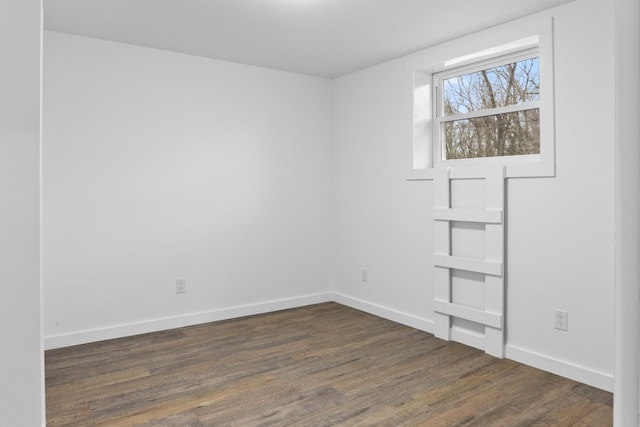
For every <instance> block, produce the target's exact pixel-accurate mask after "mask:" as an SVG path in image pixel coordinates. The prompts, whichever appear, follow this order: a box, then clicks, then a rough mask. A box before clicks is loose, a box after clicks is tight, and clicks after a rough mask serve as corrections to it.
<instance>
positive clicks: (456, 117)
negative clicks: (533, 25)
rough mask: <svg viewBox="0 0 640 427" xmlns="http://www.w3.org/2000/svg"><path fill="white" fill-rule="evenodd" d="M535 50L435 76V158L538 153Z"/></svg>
mask: <svg viewBox="0 0 640 427" xmlns="http://www.w3.org/2000/svg"><path fill="white" fill-rule="evenodd" d="M539 61H540V59H539V57H538V55H537V50H536V49H534V50H529V51H527V52H522V53H519V54H516V55H507V56H506V57H503V58H500V59H498V60H493V61H483V62H480V63H478V64H473V65H472V66H468V67H460V68H455V69H453V70H449V71H446V72H442V73H437V74H434V77H433V78H434V87H435V97H436V108H435V112H436V114H435V132H436V134H435V138H434V140H435V141H436V144H437V146H436V150H437V151H436V157H437V158H438V159H442V160H452V159H470V158H478V157H501V156H522V155H525V156H526V155H532V154H540V70H539Z"/></svg>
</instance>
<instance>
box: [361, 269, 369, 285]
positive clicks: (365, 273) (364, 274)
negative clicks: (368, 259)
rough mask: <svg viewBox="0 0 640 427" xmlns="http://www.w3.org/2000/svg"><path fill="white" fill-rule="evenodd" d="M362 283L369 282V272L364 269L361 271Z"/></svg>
mask: <svg viewBox="0 0 640 427" xmlns="http://www.w3.org/2000/svg"><path fill="white" fill-rule="evenodd" d="M360 281H362V282H364V283H366V282H368V281H369V270H367V269H366V268H363V269H362V270H361V271H360Z"/></svg>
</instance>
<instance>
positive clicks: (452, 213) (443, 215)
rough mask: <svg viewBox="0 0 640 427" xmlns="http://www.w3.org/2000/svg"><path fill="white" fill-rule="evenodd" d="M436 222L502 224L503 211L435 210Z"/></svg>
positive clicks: (434, 217)
mask: <svg viewBox="0 0 640 427" xmlns="http://www.w3.org/2000/svg"><path fill="white" fill-rule="evenodd" d="M433 219H434V220H435V221H464V222H481V223H484V224H502V210H501V209H457V208H434V209H433Z"/></svg>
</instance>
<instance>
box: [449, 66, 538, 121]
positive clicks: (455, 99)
mask: <svg viewBox="0 0 640 427" xmlns="http://www.w3.org/2000/svg"><path fill="white" fill-rule="evenodd" d="M442 86H443V105H442V107H443V114H444V115H445V116H450V115H452V114H458V113H467V112H470V111H478V110H486V109H490V108H497V107H504V106H507V105H517V104H523V103H526V102H534V101H539V99H540V72H539V69H538V58H537V57H536V58H530V59H525V60H522V61H517V62H514V63H511V64H505V65H500V66H498V67H493V68H487V69H485V70H481V71H476V72H473V73H469V74H462V75H460V76H456V77H451V78H449V79H446V80H444V81H443V85H442Z"/></svg>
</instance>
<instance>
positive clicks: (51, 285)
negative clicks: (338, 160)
mask: <svg viewBox="0 0 640 427" xmlns="http://www.w3.org/2000/svg"><path fill="white" fill-rule="evenodd" d="M329 85H330V82H329V81H328V80H325V79H320V78H314V77H308V76H302V75H296V74H291V73H285V72H280V71H273V70H267V69H263V68H257V67H250V66H245V65H239V64H232V63H227V62H222V61H216V60H211V59H206V58H200V57H194V56H188V55H181V54H177V53H172V52H165V51H159V50H153V49H147V48H141V47H135V46H130V45H124V44H118V43H112V42H106V41H101V40H96V39H89V38H82V37H77V36H71V35H66V34H61V33H55V32H48V31H47V32H45V76H44V281H45V290H44V297H45V311H44V331H45V336H46V338H47V340H46V344H47V346H48V347H55V346H60V345H69V344H74V343H78V342H85V341H92V340H96V339H103V338H110V337H113V336H121V335H126V334H130V333H138V332H144V331H147V330H154V329H162V328H168V327H175V326H180V325H183V324H189V323H196V322H202V321H207V320H216V319H219V318H225V317H231V316H234V315H243V314H250V313H254V312H259V311H263V310H272V309H276V308H284V307H289V306H295V305H298V304H305V303H309V302H316V301H321V300H324V299H326V291H327V289H328V287H329V280H330V270H329V234H330V216H329V215H330V209H331V196H330V191H331V180H330V169H331V168H330V155H331V153H330V149H331V144H330V123H329V122H330V90H329ZM178 277H185V278H186V279H187V292H186V294H181V295H176V293H175V279H176V278H178Z"/></svg>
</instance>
